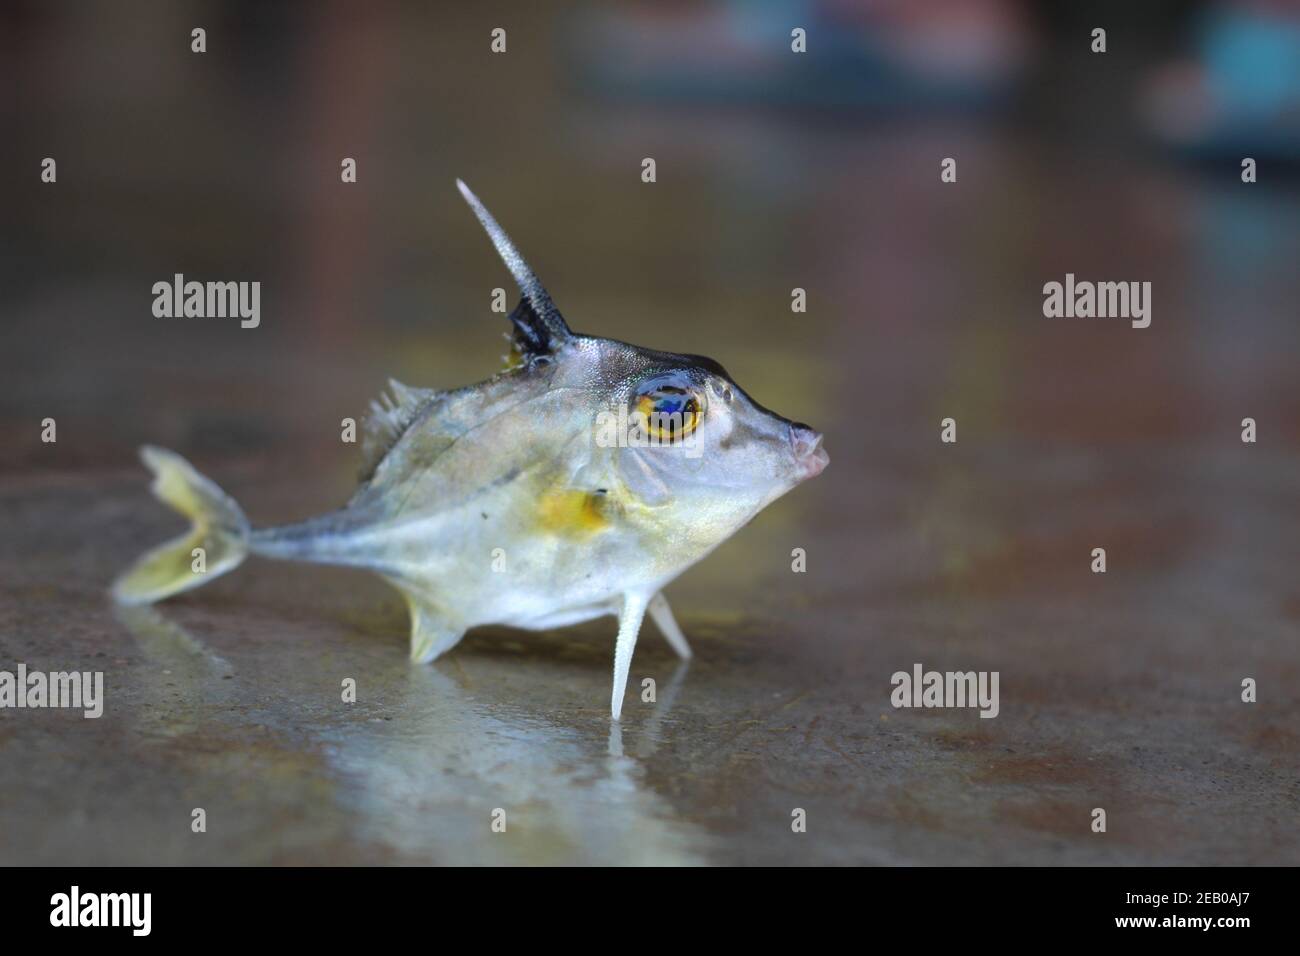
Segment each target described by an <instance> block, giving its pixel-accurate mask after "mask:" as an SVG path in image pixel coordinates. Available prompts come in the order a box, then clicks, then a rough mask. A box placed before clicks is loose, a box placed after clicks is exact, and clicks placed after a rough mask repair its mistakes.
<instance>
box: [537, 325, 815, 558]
mask: <svg viewBox="0 0 1300 956" xmlns="http://www.w3.org/2000/svg"><path fill="white" fill-rule="evenodd" d="M555 361H556V362H557V364H558V365H559V367H558V368H557V370H556V375H555V378H554V379H553V382H554V383H555V386H556V387H563V388H565V389H566V390H567V389H571V390H572V392H571V393H578V394H583V395H586V396H588V398H587V402H588V404H587V410H588V413H589V414H591V415H592V419H591V428H590V434H591V441H592V443H593V444H594V445H595V447H597V448H599V449H601V450H602V451H603V452H605V454H606V455H607V456H608V460H609V461H610V462H611V463H612V464H611V468H610V470H611V471H612V472H613V473H614V475H615V476H616V478H617V480H618V482H619V483H620V486H621V487H620V491H621V492H622V493H623V494H624V495H625V496H626V497H627V498H628V499H630V500H631V501H633V502H635V503H636V504H639V505H642V506H645V507H648V508H653V509H656V511H657V512H658V516H659V518H660V520H662V521H665V522H667V523H668V524H671V525H673V526H679V527H684V528H693V529H695V530H696V531H697V532H698V533H700V534H701V535H702V536H703V537H707V536H708V534H707V533H708V532H712V533H713V534H714V535H716V537H717V540H716V541H714V542H713V543H714V544H716V543H717V542H718V541H720V540H722V539H723V538H725V537H726V536H727V535H729V534H731V533H732V532H734V531H735V530H736V529H737V528H739V527H740V526H741V525H743V524H744V523H745V522H746V521H748V520H749V519H750V518H751V517H753V516H754V515H755V514H757V513H758V512H759V511H760V510H762V509H763V508H764V507H765V506H766V505H768V504H769V503H771V502H772V501H774V500H775V499H777V498H779V497H780V496H781V495H783V494H785V493H786V492H787V491H789V490H790V489H792V488H794V487H795V486H796V485H798V484H800V483H801V482H803V481H806V480H807V479H809V478H813V477H815V476H817V475H819V474H820V473H821V472H822V470H823V469H824V468H825V467H826V465H827V463H828V462H829V460H830V459H829V456H828V455H827V453H826V451H825V449H824V448H823V447H822V436H821V435H820V434H819V433H818V432H816V431H814V430H813V429H812V428H810V427H809V426H807V425H804V424H802V423H800V422H795V421H791V420H790V419H788V418H785V417H784V416H782V415H779V414H777V413H776V412H773V411H771V410H770V409H767V408H764V407H763V406H762V405H760V404H759V403H758V402H757V401H755V400H754V399H753V398H752V397H750V395H749V394H748V393H747V392H746V391H745V390H744V389H743V388H741V387H740V386H739V385H738V384H737V383H736V381H735V379H733V378H732V377H731V375H729V374H728V373H727V371H726V369H724V368H723V367H722V366H721V365H720V364H719V363H717V362H716V361H714V360H713V359H710V358H706V357H704V356H700V355H682V354H677V353H671V352H660V351H656V350H653V349H648V348H641V347H638V346H635V345H630V344H628V343H625V342H618V341H615V340H612V339H602V338H594V337H591V336H574V337H573V338H572V340H571V341H570V343H569V345H568V346H567V347H565V348H562V349H560V350H559V351H558V352H557V353H556V355H555Z"/></svg>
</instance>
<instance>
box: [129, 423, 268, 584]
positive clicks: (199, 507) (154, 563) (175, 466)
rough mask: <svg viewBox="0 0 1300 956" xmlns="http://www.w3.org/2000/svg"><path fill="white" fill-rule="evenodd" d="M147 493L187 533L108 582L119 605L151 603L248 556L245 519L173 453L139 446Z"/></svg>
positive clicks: (222, 571)
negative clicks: (179, 517)
mask: <svg viewBox="0 0 1300 956" xmlns="http://www.w3.org/2000/svg"><path fill="white" fill-rule="evenodd" d="M140 458H141V460H142V461H143V462H144V463H145V465H147V466H148V468H149V469H150V470H151V471H152V472H153V473H154V480H153V489H152V490H153V493H154V494H155V495H156V496H157V497H158V498H159V500H161V501H164V502H166V503H167V504H169V505H171V506H172V507H173V508H175V509H176V510H177V511H179V512H180V513H181V514H183V515H185V516H186V517H188V518H190V519H192V520H193V522H194V526H193V527H192V528H191V529H190V531H189V533H187V534H184V535H181V536H180V537H179V538H175V539H173V540H171V541H168V542H167V543H166V544H161V545H159V546H158V547H156V548H154V549H153V550H152V551H150V552H149V553H147V554H145V555H144V556H142V557H141V558H140V559H139V560H138V561H136V563H135V564H134V565H132V566H131V569H130V570H129V571H127V572H126V573H125V574H123V575H122V576H121V577H120V578H118V579H117V581H115V582H114V584H113V598H114V600H116V601H117V602H118V603H119V604H152V603H153V602H154V601H161V600H162V599H163V598H165V597H170V596H171V595H173V594H177V593H179V592H181V591H188V590H189V589H190V588H196V587H198V586H199V585H201V584H207V583H208V582H209V581H211V580H212V579H213V578H216V577H219V576H221V575H222V574H225V573H226V572H227V571H230V570H232V569H233V568H235V567H237V566H238V565H239V563H240V562H241V561H243V560H244V557H245V556H246V555H247V554H248V534H249V531H248V519H247V518H245V517H244V513H243V512H242V511H241V510H240V509H239V505H237V504H235V502H234V500H232V499H231V498H230V496H229V495H227V494H226V493H225V492H224V491H222V490H221V489H220V488H218V487H217V486H216V485H215V484H213V483H212V482H211V481H209V480H208V479H207V478H204V477H203V476H202V475H200V474H199V473H198V472H197V471H195V470H194V468H193V466H191V465H190V463H189V462H188V461H186V460H185V459H184V458H182V457H181V456H180V455H178V454H176V453H175V452H171V451H167V450H166V449H163V448H155V447H153V446H152V445H145V446H144V447H143V448H141V449H140Z"/></svg>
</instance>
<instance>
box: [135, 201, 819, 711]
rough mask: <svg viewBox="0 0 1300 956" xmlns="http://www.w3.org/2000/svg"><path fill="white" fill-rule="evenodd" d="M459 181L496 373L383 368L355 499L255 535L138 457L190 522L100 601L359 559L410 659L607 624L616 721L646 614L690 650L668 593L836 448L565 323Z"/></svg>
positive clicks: (159, 465) (197, 485)
mask: <svg viewBox="0 0 1300 956" xmlns="http://www.w3.org/2000/svg"><path fill="white" fill-rule="evenodd" d="M456 184H457V186H458V188H459V189H460V192H461V195H462V196H463V197H464V199H465V201H466V202H467V203H468V204H469V206H470V208H471V209H472V210H473V212H474V214H475V216H477V218H478V220H479V222H480V223H481V225H482V226H483V228H484V229H485V230H486V232H487V234H488V237H489V238H490V239H491V241H492V244H493V246H494V247H495V249H496V251H497V254H498V255H499V256H500V257H501V259H502V261H503V262H504V263H505V266H506V268H507V269H508V270H509V272H510V274H511V275H512V276H513V278H514V280H515V283H516V284H517V285H518V287H519V292H520V298H519V302H518V304H517V305H516V307H515V308H514V311H512V312H511V313H510V315H509V320H510V323H511V334H510V339H511V352H510V356H509V357H508V361H507V364H506V367H505V368H504V369H503V370H502V371H500V372H498V373H497V374H495V375H493V376H492V377H491V378H489V379H487V380H486V381H483V382H480V383H478V384H475V385H469V386H465V387H462V388H457V389H451V390H445V391H442V390H437V389H432V388H424V387H416V386H409V385H404V384H402V383H400V382H398V381H396V380H390V382H389V385H388V389H387V391H386V392H385V393H384V394H383V395H382V396H381V397H380V398H379V399H377V400H376V401H375V402H374V403H372V406H371V410H370V415H369V417H368V418H367V419H366V421H365V423H364V426H363V433H362V436H361V438H362V441H361V452H362V468H361V473H360V477H359V484H358V487H357V490H356V491H355V493H354V494H353V495H352V497H351V499H350V500H348V502H347V503H346V504H345V505H344V506H343V507H342V508H340V509H338V510H336V511H333V512H329V513H326V514H323V515H320V516H317V517H314V518H309V519H307V520H305V521H303V522H300V523H296V524H289V525H282V526H278V527H270V528H264V529H257V530H254V529H253V528H251V527H250V525H249V522H248V519H247V518H246V517H245V515H244V512H243V510H242V509H241V508H240V507H239V505H238V504H237V503H236V502H235V501H234V500H233V499H232V498H231V497H230V496H229V495H227V494H226V493H225V492H224V491H222V490H221V488H219V487H218V486H217V485H216V484H215V483H213V482H212V481H211V480H210V479H209V478H207V477H205V476H204V475H202V474H200V473H199V472H198V471H197V470H195V468H194V467H193V466H192V465H191V464H190V463H189V462H188V461H186V460H185V459H184V458H182V457H181V456H180V455H178V454H176V453H175V452H172V451H168V450H166V449H163V448H159V447H156V446H152V445H146V446H144V447H142V448H141V450H140V457H141V460H142V461H143V463H144V464H145V466H146V467H147V468H148V469H149V470H150V471H151V472H152V473H153V483H152V486H151V487H152V491H153V493H154V495H155V496H156V497H157V498H158V499H159V500H161V501H162V502H163V503H165V504H167V505H169V506H171V507H172V508H173V509H174V510H176V511H177V512H179V513H180V514H181V515H183V516H184V517H187V518H188V519H190V522H191V526H190V528H189V530H188V531H187V532H186V533H184V534H182V535H181V536H179V537H177V538H175V539H173V540H171V541H168V542H166V543H164V544H162V545H159V546H158V547H156V548H154V549H153V550H151V551H149V552H147V553H146V554H144V555H143V556H142V557H140V558H139V559H138V560H137V561H136V562H135V564H134V565H132V566H131V567H130V568H129V569H128V570H127V571H126V572H125V573H123V574H122V575H121V576H120V577H119V578H117V580H116V581H115V582H114V583H113V585H112V588H111V594H112V597H113V599H114V600H115V601H117V602H118V603H120V604H123V605H128V606H130V605H145V604H153V603H155V602H157V601H161V600H163V599H165V598H168V597H171V596H172V595H175V594H180V593H182V592H184V591H188V590H190V589H192V588H196V587H198V586H200V585H202V584H205V583H207V582H208V581H211V580H214V579H215V578H217V577H220V576H221V575H223V574H226V573H228V572H230V571H233V570H234V569H235V568H237V567H238V566H239V565H241V564H242V563H243V562H244V560H245V559H246V558H247V557H248V556H249V555H257V556H260V557H264V558H273V559H282V560H288V561H303V562H310V563H316V564H325V565H337V566H343V567H354V568H360V569H365V570H367V571H370V572H373V573H374V574H377V575H379V576H380V577H382V578H383V579H384V580H386V581H387V582H389V583H390V584H391V585H392V586H393V587H395V588H396V589H397V590H398V592H400V593H401V594H402V596H403V597H404V598H405V599H406V603H407V606H408V608H409V611H410V621H411V634H410V657H411V660H412V661H415V662H418V663H429V662H431V661H434V660H436V659H437V658H439V657H441V656H442V655H444V654H446V653H447V652H448V651H450V650H451V649H452V648H453V647H455V646H456V645H457V644H458V643H459V642H460V640H461V638H462V637H463V636H464V635H465V633H466V631H468V630H470V629H471V628H475V627H480V626H484V625H502V626H507V627H512V628H519V629H524V630H533V631H540V630H551V629H556V628H561V627H565V626H568V625H572V624H577V623H580V622H583V621H588V620H591V619H594V618H598V617H607V616H612V617H614V618H616V619H617V621H618V634H617V638H616V641H615V649H614V676H613V686H612V689H611V695H610V715H611V717H612V718H613V719H614V720H616V721H617V720H619V719H621V716H622V709H623V698H624V696H625V692H626V687H627V679H628V672H629V669H630V667H631V663H632V655H633V651H634V649H635V647H636V641H637V636H638V634H639V633H640V630H641V626H642V623H643V621H644V619H645V617H646V616H647V615H649V617H650V618H651V620H653V621H654V623H655V625H656V626H657V627H658V629H659V631H660V632H661V633H662V634H663V636H664V638H665V639H666V640H667V642H668V644H669V645H670V646H671V647H672V649H673V650H674V651H675V652H676V653H677V654H678V655H679V656H680V657H682V658H683V659H689V658H690V657H691V648H690V645H689V643H688V642H687V639H686V637H685V635H684V634H683V632H682V629H681V627H680V626H679V625H678V623H677V620H676V618H675V617H674V615H673V612H672V609H671V608H670V606H669V604H668V600H667V598H665V597H664V593H663V591H664V588H665V586H667V585H668V584H669V583H670V582H672V581H673V580H674V579H676V578H677V577H679V576H680V575H681V574H682V573H683V572H684V571H686V570H687V569H689V568H691V567H692V566H693V565H695V564H696V563H698V562H699V561H700V560H702V559H703V558H705V557H706V556H707V555H708V554H709V553H710V552H712V551H713V550H714V549H715V548H716V547H717V546H718V545H719V544H721V543H722V542H723V541H725V540H727V539H728V538H730V537H731V536H732V535H734V534H735V533H736V532H737V531H739V530H740V529H741V528H742V527H744V525H746V524H747V523H748V522H749V521H750V520H751V519H752V518H753V517H754V516H755V515H757V514H758V513H759V512H760V511H762V510H763V509H764V508H765V507H767V506H768V505H769V504H771V503H772V502H773V501H775V500H776V499H777V498H779V497H781V496H782V495H784V494H785V493H786V492H788V491H790V490H791V489H792V488H794V487H795V486H796V485H799V484H801V483H802V482H804V481H805V480H807V479H809V478H812V477H815V476H816V475H818V474H820V473H821V472H822V470H823V469H824V468H825V467H826V465H827V464H828V463H829V461H830V459H829V456H828V455H827V453H826V451H825V449H824V448H823V447H822V445H823V436H822V435H821V434H819V433H818V432H816V431H815V430H813V429H812V428H811V427H809V426H808V425H805V424H802V423H800V422H794V421H791V420H789V419H787V418H784V417H782V416H781V415H778V414H777V413H775V412H773V411H770V410H769V409H767V408H764V407H763V406H762V405H760V404H758V402H757V401H755V400H754V399H752V398H751V397H750V396H749V395H748V394H747V393H746V392H745V391H744V390H743V389H742V388H741V387H740V386H739V385H738V384H736V382H735V380H734V379H732V377H731V376H730V375H729V374H728V373H727V371H726V370H725V369H724V368H723V367H722V366H721V365H719V364H718V363H717V362H715V361H714V360H712V359H709V358H706V357H704V356H699V355H684V354H677V353H673V352H662V351H657V350H655V349H650V348H643V347H640V346H636V345H631V344H629V343H626V342H620V341H616V340H614V339H606V338H600V337H597V336H592V335H585V334H581V333H577V332H574V331H572V330H571V329H570V328H569V325H568V322H567V321H566V320H565V318H564V317H563V315H562V314H561V313H560V311H559V309H558V308H556V306H555V303H554V302H553V301H552V299H551V297H550V294H549V293H548V292H547V291H546V289H545V288H544V287H543V286H542V284H541V282H540V281H539V280H538V278H537V276H536V275H535V274H534V272H533V270H532V269H531V268H530V267H529V266H528V264H527V263H526V262H525V261H524V259H523V257H522V256H521V255H520V254H519V251H518V250H517V249H516V248H515V245H514V243H513V242H511V240H510V238H509V237H508V236H507V235H506V233H505V231H504V230H503V229H502V228H501V227H500V226H499V225H498V224H497V221H496V219H494V218H493V217H492V214H491V213H490V212H488V210H487V208H486V207H485V206H484V205H483V203H482V202H480V201H479V199H478V197H477V196H475V195H474V193H473V192H471V191H470V189H469V187H468V186H466V185H465V184H464V183H463V182H462V181H461V180H459V179H458V180H456Z"/></svg>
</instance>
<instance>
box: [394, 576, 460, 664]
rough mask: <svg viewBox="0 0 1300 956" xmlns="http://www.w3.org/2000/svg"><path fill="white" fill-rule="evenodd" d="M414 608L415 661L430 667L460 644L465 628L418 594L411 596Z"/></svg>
mask: <svg viewBox="0 0 1300 956" xmlns="http://www.w3.org/2000/svg"><path fill="white" fill-rule="evenodd" d="M406 603H407V606H408V607H409V608H410V609H411V660H413V661H415V662H416V663H417V664H428V663H429V662H430V661H434V660H437V659H438V658H439V657H441V656H442V655H443V654H445V653H447V652H448V651H449V650H451V649H452V648H453V647H455V646H456V645H457V644H459V643H460V639H461V638H462V637H464V636H465V629H464V628H463V627H461V626H460V624H458V623H456V622H454V621H452V620H451V619H449V618H448V617H447V616H446V615H445V614H443V613H441V611H439V609H438V608H436V607H435V606H434V605H432V604H430V603H429V602H427V601H425V600H424V599H423V598H420V597H418V596H417V595H414V594H410V593H407V595H406Z"/></svg>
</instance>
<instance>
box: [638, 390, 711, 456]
mask: <svg viewBox="0 0 1300 956" xmlns="http://www.w3.org/2000/svg"><path fill="white" fill-rule="evenodd" d="M635 414H636V416H637V418H638V419H639V421H640V422H641V423H642V427H643V428H644V429H645V432H646V434H647V435H648V436H649V437H650V438H652V439H654V440H655V441H659V442H664V443H667V444H672V443H673V442H675V441H678V440H680V439H682V438H685V437H686V436H687V435H689V434H690V433H691V432H693V431H695V429H696V427H697V426H698V425H699V424H700V419H701V418H703V417H704V410H703V408H702V407H701V405H700V400H699V399H698V398H696V397H695V395H693V394H691V393H690V392H688V391H687V390H686V389H684V388H678V387H676V386H674V385H661V386H660V387H658V388H656V389H654V390H653V391H649V392H645V393H643V394H641V395H638V396H637V399H636V409H635Z"/></svg>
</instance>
